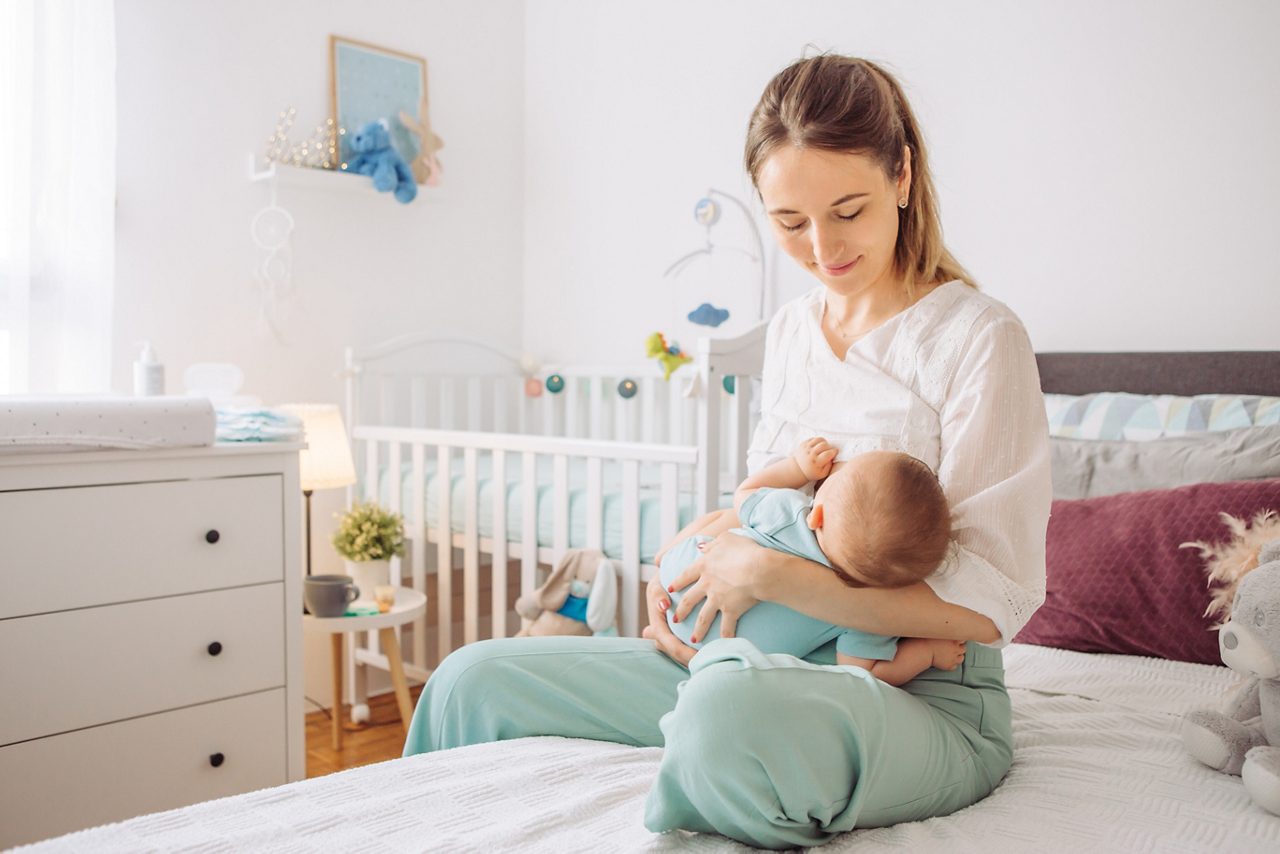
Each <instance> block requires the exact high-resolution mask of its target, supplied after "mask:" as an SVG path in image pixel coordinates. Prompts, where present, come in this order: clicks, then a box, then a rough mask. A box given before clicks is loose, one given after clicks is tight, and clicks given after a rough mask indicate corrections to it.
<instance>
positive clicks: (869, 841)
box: [29, 645, 1280, 854]
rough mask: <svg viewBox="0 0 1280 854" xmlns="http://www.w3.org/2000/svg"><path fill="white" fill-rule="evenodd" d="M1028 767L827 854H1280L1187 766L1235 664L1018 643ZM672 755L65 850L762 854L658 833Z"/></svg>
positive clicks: (105, 838) (380, 786)
mask: <svg viewBox="0 0 1280 854" xmlns="http://www.w3.org/2000/svg"><path fill="white" fill-rule="evenodd" d="M1005 660H1006V665H1007V669H1008V684H1009V686H1010V695H1011V696H1012V697H1013V703H1014V705H1013V708H1014V733H1015V738H1016V753H1015V759H1014V765H1013V768H1012V770H1011V771H1010V772H1009V775H1008V776H1007V777H1006V778H1005V780H1004V782H1003V783H1002V784H1001V785H1000V787H999V788H998V789H997V790H996V791H995V792H994V793H993V794H992V795H991V796H990V797H988V798H987V799H986V800H984V801H982V802H981V803H979V804H976V805H974V806H972V807H969V808H968V809H965V810H962V811H960V812H958V813H956V814H954V815H951V816H948V817H945V818H935V819H930V820H928V821H923V822H914V823H910V824H901V825H897V826H895V827H889V828H878V829H873V830H864V831H854V832H851V833H847V834H845V835H843V836H841V837H838V838H837V839H836V840H834V841H833V842H832V843H831V844H830V845H829V846H827V847H824V848H822V849H821V850H822V851H824V852H841V851H854V850H857V851H879V850H905V851H912V852H919V851H947V852H965V851H972V852H976V853H977V854H991V852H1024V851H1034V852H1037V854H1040V852H1064V854H1066V853H1067V852H1070V854H1080V852H1100V851H1144V852H1145V851H1150V852H1157V851H1159V852H1165V851H1178V852H1201V851H1203V852H1226V851H1230V852H1255V851H1256V852H1263V851H1266V852H1276V851H1280V818H1277V817H1275V816H1272V815H1269V814H1268V813H1265V812H1263V811H1262V810H1261V809H1259V808H1257V807H1255V806H1253V805H1252V804H1250V802H1249V799H1248V797H1247V796H1246V795H1245V793H1244V789H1243V787H1242V786H1241V785H1240V780H1239V778H1235V777H1226V776H1223V775H1220V774H1217V773H1215V772H1213V771H1210V770H1209V769H1207V768H1204V767H1203V766H1200V765H1199V764H1197V763H1196V762H1195V761H1194V760H1193V759H1191V758H1190V757H1189V756H1187V755H1186V754H1185V753H1184V752H1183V750H1182V747H1181V744H1180V742H1179V740H1178V736H1177V725H1178V718H1179V716H1180V715H1181V714H1182V713H1183V712H1184V711H1186V710H1187V709H1190V708H1195V707H1198V706H1204V705H1214V704H1216V703H1217V702H1218V701H1219V699H1220V698H1221V697H1222V696H1223V694H1224V693H1225V692H1226V691H1227V690H1228V688H1229V687H1230V686H1231V685H1232V684H1234V683H1235V681H1236V679H1235V676H1234V674H1232V673H1231V672H1230V671H1228V670H1227V669H1226V668H1223V667H1210V666H1206V665H1196V664H1183V663H1177V662H1168V661H1160V660H1156V659H1147V658H1134V657H1128V656H1112V655H1084V654H1081V653H1074V652H1065V651H1062V650H1056V649H1047V648H1043V647H1029V646H1018V645H1014V646H1012V647H1010V648H1009V649H1008V650H1006V657H1005ZM660 756H661V751H660V750H659V749H657V748H651V749H636V748H629V747H621V746H618V745H613V744H604V743H599V742H590V741H577V740H568V739H556V738H530V739H522V740H519V741H509V742H502V743H498V744H485V745H478V746H476V747H468V748H462V749H459V750H454V751H448V752H445V753H438V754H427V755H423V756H415V757H412V758H410V759H400V760H394V761H392V762H384V763H382V764H379V765H372V766H367V767H364V768H357V769H354V770H351V771H346V772H343V773H340V774H333V775H330V776H328V777H320V778H317V779H314V780H307V781H304V782H299V783H293V784H290V785H287V786H281V787H279V788H275V789H267V790H263V791H261V792H254V793H251V794H247V795H240V796H237V797H233V798H226V799H224V800H220V801H210V802H208V803H203V804H196V805H195V806H191V807H187V808H185V809H180V810H173V811H171V812H165V813H157V814H155V815H151V816H143V817H141V818H137V819H133V820H131V821H127V822H123V823H121V824H115V825H108V826H105V827H100V828H95V829H93V830H87V831H83V832H81V833H77V834H71V835H69V836H64V837H61V838H59V839H55V840H52V841H50V842H47V843H43V844H41V845H38V846H35V847H33V848H31V849H29V850H32V851H41V852H54V851H122V852H123V851H130V852H132V851H148V850H178V849H181V850H187V851H200V852H219V851H228V852H230V851H249V850H253V851H280V852H283V851H290V852H299V851H352V852H357V851H367V852H391V851H450V852H453V851H486V852H490V851H493V852H499V851H504V852H505V851H510V852H526V851H546V852H557V854H561V852H575V851H582V852H599V851H644V852H653V851H675V850H679V851H686V850H688V851H747V850H750V849H747V848H745V847H743V846H741V845H736V844H734V843H732V842H729V841H728V840H725V839H723V838H720V837H714V836H702V835H694V834H668V835H665V836H657V835H654V834H652V833H649V832H648V831H646V830H645V829H644V826H643V824H642V815H643V807H644V798H645V794H646V792H647V791H648V788H649V785H650V781H651V780H652V778H653V775H654V773H655V771H656V769H657V766H658V760H659V757H660Z"/></svg>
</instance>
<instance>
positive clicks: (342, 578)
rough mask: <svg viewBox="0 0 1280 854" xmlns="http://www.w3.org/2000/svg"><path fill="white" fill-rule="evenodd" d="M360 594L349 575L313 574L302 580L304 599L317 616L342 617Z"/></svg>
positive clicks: (308, 608)
mask: <svg viewBox="0 0 1280 854" xmlns="http://www.w3.org/2000/svg"><path fill="white" fill-rule="evenodd" d="M359 595H360V588H359V587H356V585H355V582H354V581H353V580H352V578H351V576H349V575H311V576H308V577H307V578H305V579H303V581H302V601H303V602H305V603H306V605H307V610H308V611H310V612H311V613H312V615H313V616H316V617H341V616H342V615H343V614H345V613H346V612H347V605H349V604H350V603H352V602H354V601H355V600H356V598H357V597H359Z"/></svg>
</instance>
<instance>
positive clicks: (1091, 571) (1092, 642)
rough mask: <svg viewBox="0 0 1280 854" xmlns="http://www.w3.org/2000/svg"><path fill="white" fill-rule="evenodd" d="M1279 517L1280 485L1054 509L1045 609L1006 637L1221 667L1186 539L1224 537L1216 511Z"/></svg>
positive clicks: (1180, 491) (1224, 487)
mask: <svg viewBox="0 0 1280 854" xmlns="http://www.w3.org/2000/svg"><path fill="white" fill-rule="evenodd" d="M1264 509H1275V510H1280V479H1277V480H1251V481H1236V482H1231V483H1197V484H1194V485H1192V486H1183V487H1179V488H1177V489H1156V490H1150V491H1147V492H1126V493H1122V494H1120V495H1108V496H1106V497H1103V498H1084V499H1079V500H1072V501H1055V502H1053V513H1052V515H1051V516H1050V517H1049V532H1048V543H1047V547H1048V572H1049V576H1048V592H1047V596H1046V598H1045V603H1044V605H1043V606H1041V608H1040V610H1038V611H1036V613H1035V615H1034V616H1032V618H1031V620H1030V622H1028V623H1027V625H1026V627H1025V628H1023V630H1022V631H1021V632H1019V633H1018V636H1017V637H1016V638H1014V640H1016V641H1018V642H1020V643H1033V644H1040V645H1043V646H1057V647H1062V648H1064V649H1074V650H1078V651H1080V652H1119V653H1126V654H1129V655H1150V656H1155V657H1157V658H1169V659H1175V660H1178V661H1194V662H1199V663H1202V664H1221V663H1222V660H1221V659H1220V658H1219V656H1218V634H1217V632H1215V631H1212V630H1211V627H1212V626H1213V623H1214V621H1213V620H1212V619H1210V618H1208V617H1204V616H1202V615H1203V614H1204V609H1205V607H1206V606H1207V605H1208V604H1209V593H1208V590H1207V588H1206V586H1205V581H1206V577H1205V574H1204V562H1203V561H1202V559H1201V558H1200V554H1199V551H1198V550H1197V549H1180V548H1178V546H1179V545H1180V544H1182V543H1185V542H1189V541H1191V540H1207V541H1210V542H1220V541H1222V540H1225V539H1227V538H1228V536H1230V532H1229V531H1228V530H1227V527H1226V525H1224V524H1223V523H1222V520H1221V519H1219V518H1218V514H1219V513H1230V514H1231V515H1232V516H1237V517H1241V518H1249V517H1252V516H1253V514H1254V513H1256V512H1258V511H1259V510H1264Z"/></svg>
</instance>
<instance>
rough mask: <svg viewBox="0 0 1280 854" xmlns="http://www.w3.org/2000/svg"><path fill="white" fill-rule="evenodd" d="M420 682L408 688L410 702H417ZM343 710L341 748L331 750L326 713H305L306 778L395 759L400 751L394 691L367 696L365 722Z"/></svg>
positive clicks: (401, 732) (402, 742)
mask: <svg viewBox="0 0 1280 854" xmlns="http://www.w3.org/2000/svg"><path fill="white" fill-rule="evenodd" d="M421 693H422V686H421V685H413V686H410V688H409V694H410V697H411V698H412V700H413V702H414V703H415V704H416V703H417V702H418V695H419V694H421ZM349 714H350V710H349V709H346V710H344V713H343V720H344V724H343V737H342V750H334V749H333V744H332V741H331V738H330V729H329V727H330V723H329V716H328V715H327V714H326V713H325V712H311V713H310V714H308V715H307V777H308V778H310V777H323V776H324V775H325V774H332V773H333V772H335V771H342V770H345V769H347V768H357V767H359V766H361V765H372V764H373V763H375V762H384V761H386V760H388V759H395V758H396V757H398V756H399V755H400V754H401V752H402V751H403V750H404V730H403V729H402V728H401V726H400V712H399V711H398V710H397V708H396V698H395V695H394V694H391V693H387V694H381V695H379V696H377V697H370V698H369V723H367V724H360V725H356V724H353V723H351V721H350V718H349V717H347V716H348V715H349Z"/></svg>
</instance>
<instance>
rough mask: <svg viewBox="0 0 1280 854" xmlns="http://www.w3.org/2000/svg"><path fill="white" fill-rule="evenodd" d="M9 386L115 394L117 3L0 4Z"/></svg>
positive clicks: (0, 185)
mask: <svg viewBox="0 0 1280 854" xmlns="http://www.w3.org/2000/svg"><path fill="white" fill-rule="evenodd" d="M0 116H2V117H3V120H2V121H0V393H23V392H32V393H53V392H85V391H107V390H108V389H109V387H110V365H111V292H112V286H113V280H114V275H115V271H114V267H115V153H116V97H115V10H114V5H113V4H112V3H110V2H100V0H6V2H4V3H0Z"/></svg>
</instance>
